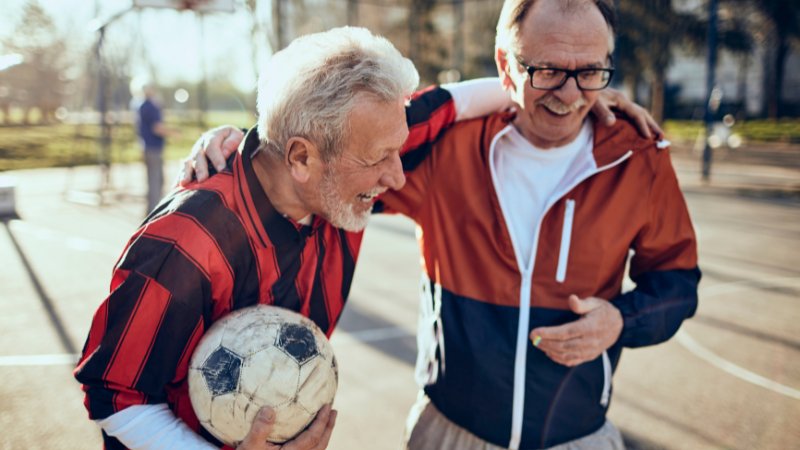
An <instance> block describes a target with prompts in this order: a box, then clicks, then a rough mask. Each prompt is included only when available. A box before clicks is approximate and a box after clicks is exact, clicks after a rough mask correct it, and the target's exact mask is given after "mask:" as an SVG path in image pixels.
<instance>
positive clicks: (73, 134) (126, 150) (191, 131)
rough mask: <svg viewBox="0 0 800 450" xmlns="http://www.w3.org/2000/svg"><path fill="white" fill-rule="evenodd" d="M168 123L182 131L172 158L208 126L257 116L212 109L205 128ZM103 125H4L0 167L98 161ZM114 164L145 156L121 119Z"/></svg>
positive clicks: (176, 120)
mask: <svg viewBox="0 0 800 450" xmlns="http://www.w3.org/2000/svg"><path fill="white" fill-rule="evenodd" d="M166 120H167V124H168V125H169V126H170V127H171V128H175V129H178V130H179V131H180V135H179V136H176V137H171V138H169V139H167V145H166V147H165V150H164V157H165V158H166V159H168V160H171V159H180V158H183V157H185V156H186V155H187V154H188V153H189V151H190V150H191V148H192V144H193V143H194V142H195V140H197V138H198V137H199V136H200V134H201V133H202V132H203V131H205V130H206V129H208V128H211V127H214V126H217V125H222V124H231V125H235V126H241V127H247V126H250V125H252V123H254V120H253V119H252V118H250V117H249V115H248V114H247V113H244V112H242V113H238V112H211V113H209V114H208V115H207V118H206V123H207V124H208V125H207V127H205V128H202V127H200V126H199V125H198V123H197V121H196V120H189V118H184V117H172V118H171V117H170V115H169V114H167V115H166ZM99 136H100V126H99V125H96V124H64V123H60V124H53V125H34V126H22V125H11V126H0V171H2V170H15V169H32V168H39V167H72V166H81V165H91V164H97V163H98V161H100V160H101V159H104V158H101V156H100V155H99V153H100V144H99ZM110 158H111V162H112V163H124V162H135V161H141V150H140V148H139V141H138V139H137V137H136V135H135V131H134V128H133V125H131V124H118V125H115V126H113V127H112V130H111V146H110Z"/></svg>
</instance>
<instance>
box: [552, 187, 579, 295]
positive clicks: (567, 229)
mask: <svg viewBox="0 0 800 450" xmlns="http://www.w3.org/2000/svg"><path fill="white" fill-rule="evenodd" d="M574 217H575V200H573V199H568V200H567V205H566V208H565V209H564V225H563V226H562V228H561V247H560V250H559V253H558V268H557V269H556V281H557V282H559V283H563V282H564V280H566V279H567V263H568V262H569V261H568V260H569V247H570V244H571V242H572V221H573V219H574Z"/></svg>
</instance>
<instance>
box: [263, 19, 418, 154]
mask: <svg viewBox="0 0 800 450" xmlns="http://www.w3.org/2000/svg"><path fill="white" fill-rule="evenodd" d="M418 84H419V74H418V73H417V70H416V68H414V64H412V63H411V61H410V60H408V59H407V58H404V57H403V56H402V55H401V54H400V52H399V51H398V50H397V49H396V48H395V47H394V46H393V45H392V44H391V43H390V42H389V41H388V40H386V39H385V38H382V37H379V36H375V35H373V34H372V33H371V32H370V31H369V30H367V29H365V28H356V27H341V28H334V29H332V30H329V31H326V32H322V33H315V34H310V35H307V36H303V37H300V38H298V39H295V40H294V41H292V43H291V44H289V46H288V47H286V48H285V49H283V50H281V51H279V52H277V53H275V54H274V55H273V56H272V58H270V60H269V61H268V62H267V64H266V66H265V67H264V69H263V70H262V72H261V75H260V77H259V80H258V116H259V117H258V134H259V137H260V139H261V141H262V145H261V148H264V149H267V150H268V151H271V152H276V153H277V154H280V155H283V152H284V149H285V147H286V143H287V142H288V141H289V139H290V138H292V137H304V138H306V139H308V140H310V141H311V142H313V143H315V144H316V145H318V146H319V147H320V149H321V151H322V154H323V157H324V158H325V159H326V160H331V159H333V158H335V157H336V156H338V155H339V154H340V153H341V151H342V144H343V142H344V140H345V138H346V136H347V133H348V131H349V130H348V126H347V119H348V116H349V113H350V111H351V110H352V108H353V106H354V102H355V100H356V99H357V98H359V96H360V95H363V94H371V95H373V96H375V97H376V98H377V99H378V100H381V101H387V102H388V101H399V100H401V99H403V98H405V97H408V96H409V95H411V93H412V92H413V91H414V89H415V88H416V87H417V85H418Z"/></svg>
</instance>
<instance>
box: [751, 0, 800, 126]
mask: <svg viewBox="0 0 800 450" xmlns="http://www.w3.org/2000/svg"><path fill="white" fill-rule="evenodd" d="M740 1H741V0H740ZM752 3H753V4H754V6H755V7H756V8H758V10H759V11H760V12H761V15H762V16H763V18H764V20H765V22H766V25H767V27H765V28H766V29H767V30H770V31H771V33H770V34H771V35H772V36H771V41H772V44H771V45H770V46H771V47H772V48H773V49H774V50H775V53H774V55H775V56H774V59H773V61H772V68H771V71H770V73H771V74H772V77H774V78H773V81H772V82H770V83H767V115H768V116H769V117H770V118H772V119H774V118H778V117H780V116H781V113H782V111H781V99H782V98H783V79H784V76H785V71H786V59H787V57H788V56H789V50H790V48H791V43H792V41H796V40H797V39H798V38H800V3H798V2H797V1H796V0H758V1H754V2H752Z"/></svg>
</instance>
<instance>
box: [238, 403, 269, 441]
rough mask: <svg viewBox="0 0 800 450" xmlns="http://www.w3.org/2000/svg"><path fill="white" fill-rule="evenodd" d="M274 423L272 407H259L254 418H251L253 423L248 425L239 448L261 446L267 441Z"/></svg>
mask: <svg viewBox="0 0 800 450" xmlns="http://www.w3.org/2000/svg"><path fill="white" fill-rule="evenodd" d="M274 423H275V412H274V411H273V410H272V408H270V407H268V406H265V407H263V408H261V409H260V410H259V411H258V414H256V417H255V419H253V425H251V426H250V431H248V432H247V435H246V436H245V437H244V440H242V443H241V444H240V445H239V448H263V444H264V442H266V441H267V437H268V436H269V433H270V432H271V431H272V426H273V425H274Z"/></svg>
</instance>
